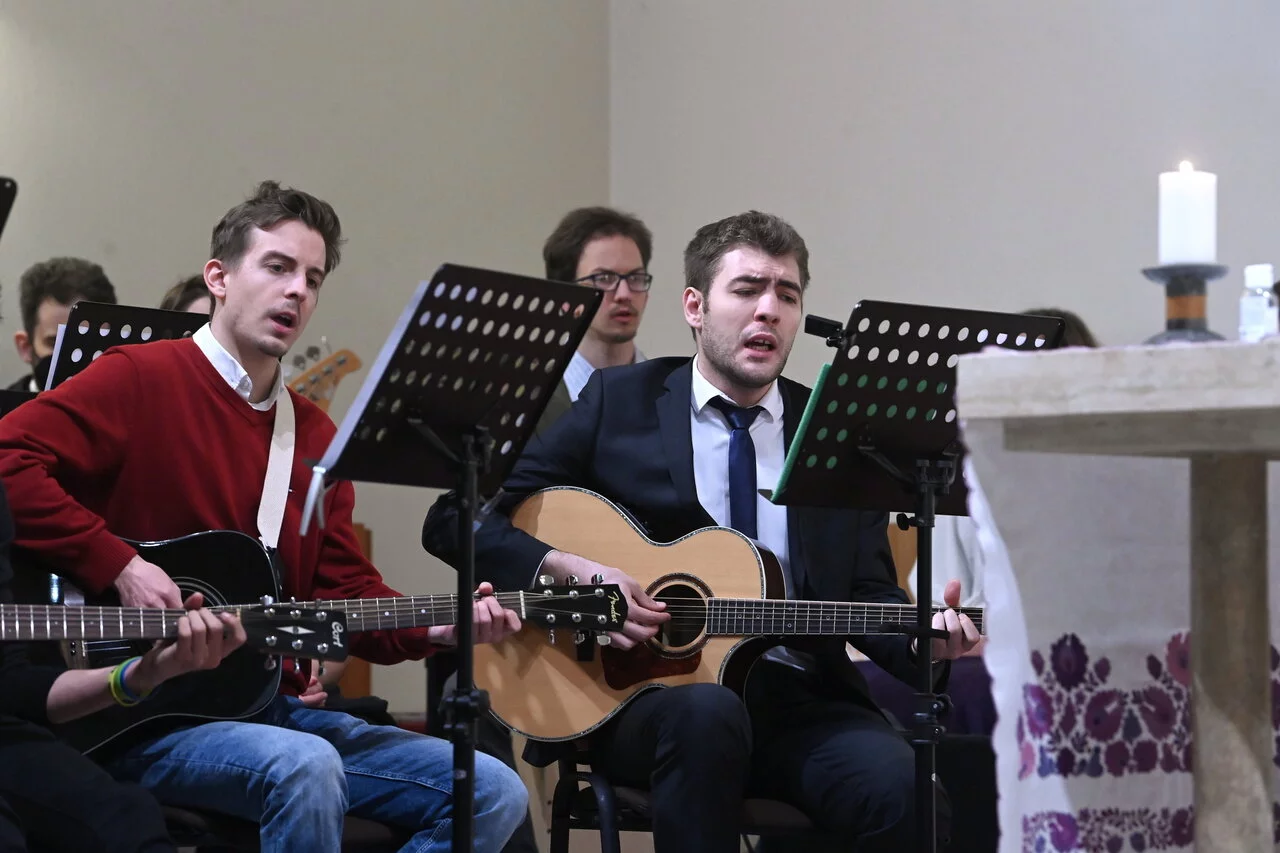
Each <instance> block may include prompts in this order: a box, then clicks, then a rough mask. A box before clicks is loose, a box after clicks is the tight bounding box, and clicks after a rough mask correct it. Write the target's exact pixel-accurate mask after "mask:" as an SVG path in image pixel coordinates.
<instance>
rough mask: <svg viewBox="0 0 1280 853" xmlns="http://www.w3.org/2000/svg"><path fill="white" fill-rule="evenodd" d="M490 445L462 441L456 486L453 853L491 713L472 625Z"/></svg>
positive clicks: (469, 436)
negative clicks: (480, 728) (480, 683)
mask: <svg viewBox="0 0 1280 853" xmlns="http://www.w3.org/2000/svg"><path fill="white" fill-rule="evenodd" d="M492 448H493V439H492V438H490V436H489V431H488V430H487V429H485V428H484V427H476V428H475V429H474V430H472V431H470V432H468V433H466V434H464V435H463V436H462V453H463V455H462V465H461V472H460V473H461V477H460V479H459V483H458V495H459V499H460V506H459V511H458V541H459V542H460V543H461V552H462V553H461V558H462V559H461V562H460V563H459V565H458V619H457V637H458V652H457V654H458V673H457V680H456V681H455V683H454V687H453V690H452V691H451V693H450V694H449V695H447V696H445V698H444V708H445V730H446V731H447V732H448V733H449V739H450V740H451V741H452V742H453V801H454V815H453V849H454V850H471V849H472V845H473V841H474V837H475V831H474V826H473V824H474V822H475V808H474V804H475V784H476V783H475V767H476V723H477V721H478V720H479V719H480V715H482V714H483V713H485V711H487V710H488V709H489V694H488V693H486V692H485V691H483V690H477V689H476V686H475V672H474V664H475V624H474V621H475V620H474V618H473V617H474V614H473V613H472V607H471V602H472V594H473V591H474V590H475V587H476V584H475V576H476V545H475V517H476V505H477V504H478V503H479V502H480V492H479V478H480V472H481V469H485V470H487V469H488V467H489V457H490V454H491V451H492Z"/></svg>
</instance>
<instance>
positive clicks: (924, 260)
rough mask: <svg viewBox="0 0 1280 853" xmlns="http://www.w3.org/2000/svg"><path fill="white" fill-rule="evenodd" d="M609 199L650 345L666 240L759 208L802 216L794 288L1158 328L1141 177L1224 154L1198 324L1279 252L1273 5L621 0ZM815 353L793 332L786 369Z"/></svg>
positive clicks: (675, 264)
mask: <svg viewBox="0 0 1280 853" xmlns="http://www.w3.org/2000/svg"><path fill="white" fill-rule="evenodd" d="M611 11H612V18H611V22H610V32H611V42H610V44H611V54H610V62H611V64H612V67H613V75H612V78H611V92H612V96H611V109H612V124H611V126H612V130H613V133H612V140H613V141H612V145H611V148H610V158H611V187H612V199H613V201H614V202H615V203H617V204H620V205H623V206H626V207H629V208H632V209H634V210H636V211H637V212H639V213H640V214H641V215H642V216H644V217H645V218H646V220H647V221H648V222H649V223H650V224H651V225H652V226H653V228H654V231H655V257H656V263H655V265H654V272H655V275H656V280H655V283H654V290H653V297H651V300H650V307H649V309H648V311H649V316H648V318H647V320H646V325H645V328H644V331H643V333H642V343H643V346H644V348H645V350H646V351H647V352H650V353H667V352H686V351H688V349H689V346H690V341H689V336H688V333H687V332H686V331H685V330H684V328H683V327H682V325H681V322H680V314H679V307H678V300H677V298H676V295H675V294H676V292H677V291H678V290H679V287H680V252H681V250H682V249H683V247H684V245H685V243H687V242H688V240H689V238H690V237H691V236H692V234H693V232H694V230H695V229H696V228H697V226H699V225H701V224H704V223H706V222H710V221H712V220H714V219H717V218H719V217H721V216H725V215H728V214H731V213H735V212H738V211H741V210H743V209H746V208H750V207H758V208H761V209H765V210H769V211H772V212H776V213H778V214H781V215H783V216H785V217H787V218H789V219H790V220H791V221H792V222H793V223H794V224H795V225H796V226H797V228H799V229H800V231H801V233H802V234H803V235H804V236H805V237H806V238H807V240H808V241H809V245H810V250H811V252H812V255H813V260H812V272H813V276H814V285H813V290H812V293H811V294H810V297H809V299H808V300H807V303H806V306H805V307H806V309H807V310H808V311H811V312H814V313H818V314H826V315H828V316H836V317H838V318H840V319H842V320H843V319H845V318H847V317H848V312H849V310H850V309H851V308H852V306H853V304H854V303H855V302H856V301H857V300H858V299H859V298H864V297H865V298H878V299H886V298H887V299H895V300H900V301H906V302H927V303H938V304H952V305H958V306H970V307H975V308H991V309H999V310H1014V311H1016V310H1022V309H1025V308H1029V307H1032V306H1033V305H1035V304H1037V303H1045V302H1049V303H1061V304H1064V305H1066V306H1068V307H1072V308H1075V309H1078V310H1079V311H1080V313H1082V314H1083V315H1084V316H1085V317H1086V319H1087V321H1088V322H1089V323H1090V324H1091V325H1093V326H1094V328H1095V329H1096V331H1097V332H1098V333H1099V334H1100V336H1101V337H1102V339H1103V340H1104V341H1106V342H1110V343H1130V342H1137V341H1140V340H1142V339H1143V338H1145V337H1146V336H1148V335H1149V334H1151V333H1153V332H1155V331H1158V330H1159V329H1161V328H1162V327H1163V318H1164V314H1163V312H1164V306H1163V300H1162V295H1161V293H1160V292H1159V290H1158V288H1156V286H1155V285H1152V284H1150V283H1148V282H1147V281H1146V280H1145V279H1144V278H1142V276H1141V273H1140V269H1141V268H1142V267H1144V266H1149V265H1152V264H1154V262H1155V260H1156V207H1157V201H1156V175H1157V173H1158V172H1160V171H1164V170H1167V169H1170V168H1172V167H1174V166H1175V165H1176V163H1177V162H1178V161H1179V160H1180V159H1182V158H1184V157H1190V158H1191V159H1192V160H1193V161H1194V162H1195V163H1196V164H1197V165H1198V166H1199V167H1200V168H1202V169H1206V170H1209V171H1214V172H1217V173H1218V175H1219V218H1220V223H1219V256H1220V257H1221V258H1222V260H1223V262H1224V263H1227V264H1229V265H1230V266H1231V267H1232V272H1231V274H1230V278H1229V279H1228V280H1226V281H1225V282H1218V283H1216V284H1214V285H1212V291H1211V299H1210V306H1209V319H1210V325H1211V327H1212V328H1214V329H1215V330H1217V331H1218V332H1220V333H1222V334H1225V335H1227V336H1229V337H1235V334H1236V322H1237V314H1236V299H1237V296H1238V293H1239V289H1240V287H1241V285H1242V281H1243V278H1242V276H1243V273H1242V268H1243V266H1244V265H1245V264H1247V263H1254V262H1260V261H1261V262H1276V263H1277V268H1278V269H1280V233H1277V224H1276V214H1275V210H1276V203H1275V200H1276V198H1277V197H1280V170H1278V169H1277V168H1276V164H1277V150H1278V140H1280V62H1277V61H1276V57H1275V51H1274V45H1273V36H1274V34H1275V32H1276V31H1277V30H1278V29H1280V6H1277V5H1276V4H1275V3H1271V2H1267V0H1238V2H1232V3H1220V2H1214V0H1178V2H1167V0H1123V2H1116V0H1084V2H1077V3H1024V2H1016V0H967V2H962V3H939V2H936V0H893V2H887V0H796V2H787V3H783V2H776V0H700V2H697V3H692V2H687V3H680V2H657V0H613V2H612V6H611ZM828 352H829V350H827V349H826V348H825V347H823V346H822V344H821V343H820V342H819V341H817V340H816V339H813V338H808V339H805V340H802V341H801V342H799V343H797V346H796V350H795V352H794V354H793V358H792V366H791V369H789V370H788V375H791V376H793V377H794V378H797V379H802V380H811V379H812V378H813V376H814V374H815V372H816V370H817V367H818V365H819V364H820V363H821V361H822V360H825V359H826V358H827V353H828Z"/></svg>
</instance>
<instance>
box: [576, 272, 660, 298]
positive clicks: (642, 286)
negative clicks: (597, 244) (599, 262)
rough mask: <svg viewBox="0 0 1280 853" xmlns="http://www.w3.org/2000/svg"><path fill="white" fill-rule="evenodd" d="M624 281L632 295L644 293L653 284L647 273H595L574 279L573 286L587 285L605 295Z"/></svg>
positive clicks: (650, 276)
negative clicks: (601, 291)
mask: <svg viewBox="0 0 1280 853" xmlns="http://www.w3.org/2000/svg"><path fill="white" fill-rule="evenodd" d="M623 279H626V281H627V288H628V289H629V290H630V291H632V292H633V293H644V292H645V291H646V290H648V289H649V285H651V284H653V276H652V275H650V274H649V273H647V272H629V273H627V274H626V275H622V274H621V273H616V272H597V273H592V274H591V275H584V276H583V277H582V278H578V279H574V283H575V284H589V285H591V286H592V287H594V288H595V289H596V290H603V291H605V292H606V293H607V292H609V291H611V290H617V289H618V282H620V281H622V280H623Z"/></svg>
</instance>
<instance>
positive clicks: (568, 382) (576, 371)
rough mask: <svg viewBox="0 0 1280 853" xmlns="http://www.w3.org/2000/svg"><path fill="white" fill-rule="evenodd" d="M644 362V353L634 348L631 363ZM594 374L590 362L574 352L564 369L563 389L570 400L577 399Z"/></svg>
mask: <svg viewBox="0 0 1280 853" xmlns="http://www.w3.org/2000/svg"><path fill="white" fill-rule="evenodd" d="M644 360H645V359H644V353H642V352H640V347H636V355H635V358H634V359H632V361H631V363H632V364H639V363H640V362H642V361H644ZM595 372H596V369H595V368H594V367H592V366H591V362H589V361H587V359H586V357H585V356H583V354H582V353H581V352H579V351H577V350H574V352H573V358H571V359H569V366H568V367H566V368H565V369H564V387H565V388H566V389H568V391H569V399H570V400H577V399H578V395H579V394H581V393H582V389H583V388H584V387H585V386H586V384H587V380H588V379H590V378H591V374H593V373H595Z"/></svg>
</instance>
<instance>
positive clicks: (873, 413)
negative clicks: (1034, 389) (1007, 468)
mask: <svg viewBox="0 0 1280 853" xmlns="http://www.w3.org/2000/svg"><path fill="white" fill-rule="evenodd" d="M836 325H837V324H834V323H831V322H830V321H825V322H819V323H815V324H812V326H813V328H814V329H815V330H816V331H817V332H818V333H819V334H820V335H821V336H822V337H824V338H825V339H826V340H827V342H828V343H829V344H830V345H832V346H834V347H836V348H837V350H838V351H837V354H836V356H835V357H834V359H833V360H832V362H831V363H830V364H828V365H824V366H823V367H822V369H821V371H820V373H819V375H818V380H817V382H816V383H815V384H814V389H813V392H812V394H811V395H810V396H809V402H808V404H807V405H806V406H805V411H804V414H803V415H802V416H801V421H800V425H799V427H798V428H797V430H796V434H795V437H794V438H793V439H792V442H791V446H790V447H789V448H788V449H787V457H786V460H785V462H784V463H783V469H782V474H781V476H780V477H779V481H778V486H777V488H775V489H774V490H773V492H772V497H771V500H773V502H774V503H777V504H782V505H789V506H819V507H839V508H846V509H859V510H868V511H880V512H889V513H896V512H902V513H911V514H912V515H913V516H914V517H913V518H912V519H911V520H910V521H908V522H907V525H908V526H914V527H916V529H917V536H918V540H917V553H918V557H917V568H916V589H917V591H918V594H917V596H916V601H917V607H916V622H915V625H913V626H898V627H900V628H901V629H902V630H901V633H906V634H909V635H911V636H913V637H915V638H916V639H917V642H918V643H919V644H920V646H922V647H923V646H924V641H925V639H927V638H930V637H932V636H934V632H933V629H932V621H933V619H932V617H933V606H932V602H931V600H930V599H931V598H932V589H933V575H932V568H933V539H932V533H933V525H934V518H935V516H936V515H937V514H943V515H968V510H967V508H966V501H967V497H968V492H967V489H966V488H965V485H964V478H963V477H962V476H960V475H959V472H960V471H961V470H962V465H963V459H964V447H963V444H962V442H961V438H960V430H959V422H958V417H957V413H956V407H955V383H956V365H957V364H958V363H959V360H960V356H962V355H966V354H969V353H974V352H978V351H980V350H982V349H984V348H985V347H989V346H996V347H1001V348H1004V349H1010V350H1015V351H1022V352H1037V351H1040V350H1045V349H1054V348H1057V347H1058V346H1060V344H1061V339H1062V334H1063V330H1064V327H1065V324H1064V322H1063V321H1062V320H1061V319H1059V318H1056V317H1041V316H1033V315H1025V314H1001V313H996V312H990V311H971V310H964V309H954V308H939V307H931V306H923V305H909V304H904V303H895V302H879V301H871V300H864V301H862V302H859V303H858V304H857V305H856V306H855V307H854V309H853V311H852V313H851V314H850V316H849V321H848V323H847V324H846V325H845V327H844V328H843V329H842V330H839V329H835V328H833V327H835V326H836ZM901 522H902V519H901V518H900V523H901ZM931 658H932V656H931V655H929V654H919V655H917V662H918V668H917V679H918V680H917V684H916V687H917V690H918V692H917V693H916V704H915V711H914V713H913V718H912V722H911V731H912V743H913V745H914V746H915V747H916V816H917V817H916V821H917V831H918V837H917V849H918V850H920V851H922V853H924V851H932V850H934V849H935V847H936V835H937V831H936V820H937V815H936V811H935V808H936V802H935V791H934V784H933V780H934V778H935V754H934V753H935V747H936V746H937V743H938V741H939V739H940V738H941V736H942V734H943V727H942V726H941V725H940V724H939V723H938V715H939V714H940V713H941V712H942V711H944V710H945V708H946V698H945V697H942V696H938V695H936V694H935V693H934V671H933V662H932V660H931Z"/></svg>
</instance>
